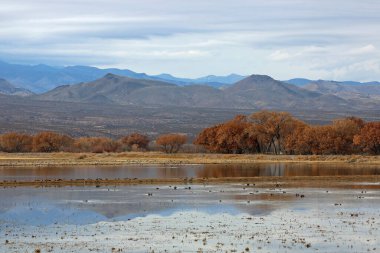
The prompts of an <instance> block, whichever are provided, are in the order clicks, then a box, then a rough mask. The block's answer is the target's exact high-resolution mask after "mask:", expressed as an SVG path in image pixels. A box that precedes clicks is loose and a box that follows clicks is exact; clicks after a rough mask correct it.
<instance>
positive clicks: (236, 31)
mask: <svg viewBox="0 0 380 253" xmlns="http://www.w3.org/2000/svg"><path fill="white" fill-rule="evenodd" d="M379 12H380V5H379V4H377V2H376V1H371V0H363V1H356V0H334V1H327V0H310V1H303V0H267V1H261V0H237V1H229V0H209V1H203V0H192V1H178V0H154V1H153V0H82V1H75V0H61V1H46V0H34V1H29V0H18V1H11V0H2V1H1V2H0V60H5V61H11V62H18V63H28V64H34V63H45V64H54V65H77V64H86V65H95V66H104V67H108V66H110V67H111V66H112V67H120V68H129V69H132V70H136V71H140V72H148V73H160V72H165V73H171V74H175V75H182V76H188V77H195V76H200V75H207V74H229V73H231V72H237V73H241V74H252V73H263V74H269V75H272V76H274V77H276V78H278V79H286V78H290V77H296V76H306V77H309V78H325V77H329V76H332V75H335V76H337V77H340V78H344V79H348V78H350V77H354V76H353V75H351V74H350V71H343V70H342V71H340V70H339V69H344V68H345V67H344V66H351V65H354V64H355V63H359V62H360V63H363V62H371V61H374V60H376V59H378V58H379V57H380V55H379V51H378V50H377V48H379V47H380V34H379V33H378V32H377V31H378V30H380V16H379V15H378V13H379ZM348 27H349V29H348ZM334 71H335V72H334ZM362 71H364V72H365V73H366V74H367V75H368V76H369V77H370V78H374V79H378V80H380V74H379V73H378V72H377V71H376V68H368V69H366V70H364V69H363V70H362ZM334 73H340V74H334ZM355 76H356V77H359V75H355Z"/></svg>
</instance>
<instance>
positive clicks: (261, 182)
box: [0, 175, 380, 189]
mask: <svg viewBox="0 0 380 253" xmlns="http://www.w3.org/2000/svg"><path fill="white" fill-rule="evenodd" d="M358 182H366V183H376V184H373V185H372V187H371V188H376V189H380V184H377V183H379V182H380V176H378V175H374V176H334V177H332V176H328V177H325V176H317V177H316V176H312V177H309V176H306V177H305V176H302V177H230V178H170V179H138V178H124V179H121V178H120V179H102V178H98V179H70V180H63V179H46V180H34V181H17V180H13V181H6V180H4V181H0V187H22V186H29V187H63V186H95V187H100V186H119V185H143V184H165V185H167V184H179V185H183V184H189V185H191V184H225V183H241V184H246V185H247V186H256V187H277V188H278V187H338V188H340V187H345V186H350V187H354V188H361V187H360V184H358V185H355V183H358ZM365 187H366V188H368V185H366V186H365Z"/></svg>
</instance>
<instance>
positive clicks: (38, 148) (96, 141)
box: [0, 131, 187, 153]
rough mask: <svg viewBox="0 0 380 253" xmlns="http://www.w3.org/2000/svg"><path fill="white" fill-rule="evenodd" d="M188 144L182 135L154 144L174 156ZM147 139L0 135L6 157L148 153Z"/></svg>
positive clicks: (159, 139) (161, 138)
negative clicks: (56, 154)
mask: <svg viewBox="0 0 380 253" xmlns="http://www.w3.org/2000/svg"><path fill="white" fill-rule="evenodd" d="M186 142H187V137H186V136H185V135H181V134H164V135H160V136H158V137H157V138H156V140H155V143H156V145H158V146H159V147H161V148H162V150H163V151H164V152H166V153H176V152H178V151H179V150H180V148H181V147H182V145H184V144H185V143H186ZM149 143H150V139H149V138H148V136H146V135H143V134H140V133H133V134H130V135H128V136H125V137H123V138H120V139H118V140H113V139H111V138H106V137H80V138H72V137H70V136H68V135H65V134H60V133H55V132H49V131H45V132H40V133H37V134H36V135H28V134H24V133H16V132H11V133H6V134H3V135H0V151H2V152H9V153H16V152H17V153H26V152H46V153H49V152H78V153H79V152H92V153H104V152H124V151H132V150H134V151H147V150H148V149H149Z"/></svg>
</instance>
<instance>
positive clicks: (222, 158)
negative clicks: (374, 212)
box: [0, 152, 380, 166]
mask: <svg viewBox="0 0 380 253" xmlns="http://www.w3.org/2000/svg"><path fill="white" fill-rule="evenodd" d="M269 162H270V163H272V162H284V163H294V162H297V163H298V162H306V163H354V164H379V165H380V156H365V155H322V156H317V155H263V154H257V155H246V154H243V155H242V154H199V153H196V154H185V153H179V154H165V153H160V152H126V153H102V154H93V153H64V152H59V153H0V166H64V165H123V164H239V163H240V164H242V163H269Z"/></svg>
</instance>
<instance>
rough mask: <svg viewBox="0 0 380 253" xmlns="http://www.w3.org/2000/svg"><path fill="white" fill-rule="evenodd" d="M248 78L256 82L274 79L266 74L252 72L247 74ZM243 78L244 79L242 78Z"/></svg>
mask: <svg viewBox="0 0 380 253" xmlns="http://www.w3.org/2000/svg"><path fill="white" fill-rule="evenodd" d="M248 78H249V79H250V80H253V81H257V82H261V81H262V82H265V81H275V80H274V79H273V78H272V77H270V76H268V75H258V74H253V75H250V76H248ZM243 80H244V79H243Z"/></svg>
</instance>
